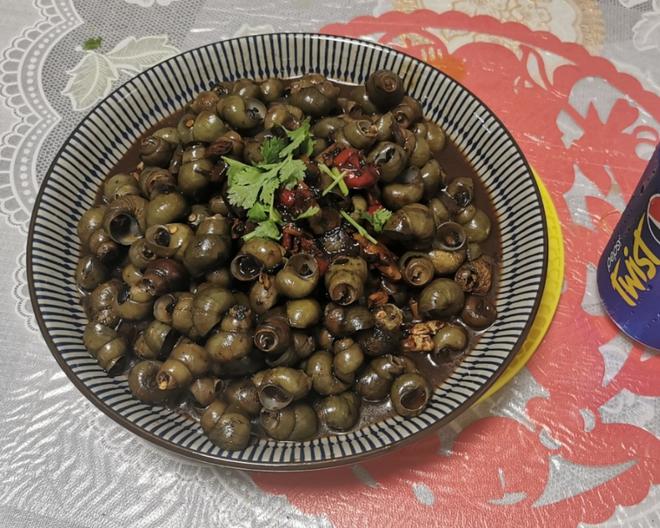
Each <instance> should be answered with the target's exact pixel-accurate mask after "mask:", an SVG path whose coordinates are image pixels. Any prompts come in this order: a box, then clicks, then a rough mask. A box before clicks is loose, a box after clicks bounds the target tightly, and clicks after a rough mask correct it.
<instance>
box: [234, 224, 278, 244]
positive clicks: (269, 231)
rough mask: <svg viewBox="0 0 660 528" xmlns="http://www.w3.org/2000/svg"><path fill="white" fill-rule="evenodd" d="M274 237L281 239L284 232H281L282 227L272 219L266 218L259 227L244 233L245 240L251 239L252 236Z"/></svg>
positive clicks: (274, 238)
mask: <svg viewBox="0 0 660 528" xmlns="http://www.w3.org/2000/svg"><path fill="white" fill-rule="evenodd" d="M256 237H259V238H272V239H273V240H279V239H280V238H282V233H280V228H279V227H278V226H277V224H276V223H275V222H273V221H272V220H264V221H263V222H260V223H259V225H258V226H257V227H255V228H254V229H253V230H252V231H250V232H249V233H247V234H246V235H243V240H250V239H251V238H256Z"/></svg>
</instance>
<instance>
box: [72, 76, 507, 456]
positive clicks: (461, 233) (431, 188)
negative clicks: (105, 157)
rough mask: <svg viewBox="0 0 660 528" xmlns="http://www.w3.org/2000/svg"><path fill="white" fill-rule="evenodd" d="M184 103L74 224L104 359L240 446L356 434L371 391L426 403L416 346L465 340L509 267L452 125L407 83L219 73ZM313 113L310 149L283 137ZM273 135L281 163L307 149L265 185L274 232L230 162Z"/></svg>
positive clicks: (227, 445)
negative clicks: (446, 154)
mask: <svg viewBox="0 0 660 528" xmlns="http://www.w3.org/2000/svg"><path fill="white" fill-rule="evenodd" d="M173 119H176V122H173V124H174V126H161V127H160V128H157V129H155V130H153V131H151V133H150V134H149V135H147V136H146V137H143V138H142V139H141V140H140V142H139V145H138V146H137V152H138V155H139V158H138V156H134V159H132V166H131V170H130V171H128V172H116V173H112V174H110V175H108V177H107V178H106V179H105V180H104V182H103V185H102V187H101V189H100V190H99V195H98V200H97V202H96V204H95V205H94V207H92V208H90V209H89V210H87V211H86V212H85V213H84V214H83V215H82V217H81V219H80V222H79V225H78V235H79V239H80V246H81V251H80V254H81V257H80V260H79V264H78V267H77V270H76V281H77V284H78V286H79V288H80V291H81V298H82V303H83V306H84V308H85V311H86V314H87V317H88V320H89V323H88V324H87V326H86V328H85V332H84V336H83V337H84V339H83V340H84V344H85V346H86V347H87V349H88V350H89V352H90V353H91V354H92V355H93V356H94V357H95V358H96V359H97V360H98V362H99V364H100V366H101V367H102V368H103V369H105V370H106V371H107V372H108V373H109V374H110V375H124V374H125V375H127V377H128V386H129V388H130V390H131V392H132V393H133V395H134V396H135V397H136V398H138V399H139V400H141V401H143V402H146V403H149V404H153V405H167V406H171V407H176V406H180V407H181V408H182V409H185V410H186V412H187V413H188V414H191V415H195V416H197V417H199V420H200V425H201V427H202V429H203V430H204V432H205V433H206V434H207V435H208V437H209V439H210V440H211V442H213V443H214V444H216V445H217V446H219V447H221V448H223V449H228V450H238V449H243V448H245V447H246V446H247V445H248V444H249V442H250V441H251V439H254V438H256V437H263V436H267V437H270V438H273V439H275V440H280V441H285V440H288V441H305V440H309V439H312V438H315V437H317V436H318V435H321V434H328V433H329V432H335V431H339V432H341V431H349V430H351V429H352V428H354V427H356V426H357V425H359V423H360V418H361V410H362V407H363V406H365V405H371V404H372V402H386V403H384V407H383V408H384V409H386V412H387V413H391V412H394V413H397V414H399V415H402V416H406V417H410V416H416V415H419V414H420V413H421V412H423V410H424V409H425V407H426V406H427V404H428V402H429V400H430V398H431V396H432V393H433V387H432V386H431V384H430V383H429V381H428V379H427V377H426V376H425V375H424V373H423V372H422V370H423V369H420V367H419V366H418V365H419V362H418V361H416V358H419V357H421V356H425V357H429V358H430V359H431V361H432V362H436V363H439V362H443V361H445V362H446V361H451V360H452V359H454V358H457V357H460V355H461V354H464V353H465V352H466V351H467V350H469V347H470V344H471V341H474V339H475V335H477V334H478V332H479V331H481V330H483V329H485V328H487V327H488V326H490V325H491V324H492V323H493V322H494V321H495V319H496V317H497V312H496V309H495V305H494V303H493V296H494V292H493V290H494V288H493V284H495V282H496V272H497V269H496V264H495V263H496V260H495V258H494V255H488V254H486V253H485V252H484V242H485V241H487V240H488V239H489V237H490V236H491V231H493V229H494V228H493V226H492V225H491V219H490V218H489V215H488V214H487V212H486V210H484V207H485V204H478V203H477V200H476V198H475V181H474V177H473V176H471V175H468V174H455V175H448V174H447V173H446V172H445V170H444V169H443V167H442V164H441V162H440V161H439V160H440V159H441V157H440V154H441V152H442V151H443V149H444V148H445V147H446V144H447V142H448V140H447V138H446V136H445V133H444V131H443V130H442V128H441V127H440V126H438V125H437V124H435V123H433V122H431V121H427V120H425V119H424V117H423V113H422V108H421V106H420V104H419V102H418V101H416V100H415V99H413V98H412V97H410V96H408V95H406V94H405V91H404V89H403V82H402V80H401V79H400V78H399V77H398V76H397V75H396V74H394V73H393V72H390V71H384V70H381V71H377V72H374V73H372V74H371V75H370V76H369V78H368V79H367V82H366V83H365V84H364V85H359V86H345V85H339V84H337V83H334V82H332V81H330V80H328V79H326V78H324V77H323V76H321V75H319V74H310V75H305V76H303V77H301V78H298V79H291V80H282V79H276V78H270V79H266V80H264V81H253V80H249V79H240V80H237V81H235V82H221V83H218V84H217V85H215V86H214V87H212V88H211V89H210V90H207V91H203V92H201V93H199V94H198V95H197V96H196V97H195V99H194V100H193V101H192V102H190V103H189V104H188V105H187V106H186V107H185V109H184V110H183V111H182V112H181V113H179V114H177V115H176V117H174V118H173ZM170 122H172V119H171V120H170ZM305 126H307V127H309V133H308V137H305V138H304V139H305V140H306V141H308V145H309V148H308V150H305V147H303V146H301V147H296V145H295V144H293V140H292V139H291V138H295V137H296V136H295V131H296V130H298V131H299V132H301V134H300V137H301V138H302V136H303V134H302V132H303V129H301V128H300V127H305ZM267 142H270V143H269V144H268V147H267V148H271V147H272V148H274V146H277V145H279V147H278V148H281V147H282V145H287V144H289V145H291V149H290V150H291V151H292V152H293V154H292V155H290V156H289V157H288V158H286V159H285V158H284V157H283V156H282V159H285V161H284V162H281V166H282V167H285V162H286V161H287V160H288V161H289V162H290V161H291V160H292V159H293V160H301V161H302V162H303V163H304V174H303V175H302V176H304V177H303V178H302V179H299V181H297V182H295V184H294V185H290V184H287V185H282V186H280V187H278V188H276V189H274V194H272V193H271V195H272V197H273V198H272V202H271V204H270V209H271V210H270V212H269V213H268V214H269V215H270V216H269V217H268V218H269V220H267V223H268V226H267V227H268V228H269V229H270V231H267V230H266V229H265V227H266V226H264V225H261V226H260V223H259V221H257V220H255V218H256V214H255V212H254V211H251V210H248V209H247V208H245V207H243V206H242V205H240V204H237V203H235V201H234V202H233V201H232V199H231V198H230V197H231V196H232V194H231V192H232V189H231V185H230V183H229V178H228V173H229V171H230V170H231V165H232V160H236V161H240V162H241V163H242V164H244V165H245V166H247V167H248V168H247V169H246V170H247V171H249V170H251V168H252V167H257V166H260V167H262V168H261V169H259V170H261V171H262V173H263V174H266V171H267V170H268V164H267V163H265V161H264V157H265V156H266V155H268V154H267V152H266V147H265V145H266V143H267ZM301 145H303V143H301ZM294 147H295V148H294ZM129 154H130V153H129ZM275 154H276V155H277V152H275ZM131 155H132V154H131ZM275 159H277V160H278V163H280V161H279V158H277V157H276V158H275ZM259 164H261V165H259ZM238 166H240V167H243V165H238ZM271 166H275V165H274V164H273V165H271ZM278 167H279V165H278ZM277 170H282V171H283V172H282V174H284V171H286V170H287V169H286V168H282V169H277ZM257 174H261V173H259V172H258V171H257ZM265 177H266V176H264V178H265ZM333 179H334V180H335V181H333ZM339 180H341V181H339ZM256 181H257V183H256V185H259V184H260V182H259V180H256ZM480 205H481V207H480ZM262 229H263V231H262ZM251 233H252V235H251ZM256 233H273V234H272V235H261V236H253V235H255V234H256Z"/></svg>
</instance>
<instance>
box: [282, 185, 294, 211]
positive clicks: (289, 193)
mask: <svg viewBox="0 0 660 528" xmlns="http://www.w3.org/2000/svg"><path fill="white" fill-rule="evenodd" d="M295 203H296V193H295V192H293V190H292V189H286V188H284V189H281V190H280V204H281V205H283V206H284V207H287V208H288V207H293V205H294V204H295Z"/></svg>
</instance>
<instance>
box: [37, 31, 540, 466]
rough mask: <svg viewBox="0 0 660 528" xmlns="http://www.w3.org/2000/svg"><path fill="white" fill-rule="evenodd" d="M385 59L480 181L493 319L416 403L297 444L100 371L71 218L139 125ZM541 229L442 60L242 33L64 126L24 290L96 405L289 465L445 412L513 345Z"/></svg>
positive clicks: (174, 435) (146, 431)
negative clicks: (210, 416)
mask: <svg viewBox="0 0 660 528" xmlns="http://www.w3.org/2000/svg"><path fill="white" fill-rule="evenodd" d="M380 68H388V69H392V70H395V71H397V72H398V73H399V74H400V75H401V76H402V78H403V79H404V82H405V86H406V88H407V90H408V93H410V94H411V95H412V96H414V97H416V98H417V99H418V100H420V101H421V102H422V105H423V107H424V112H425V115H426V116H427V117H428V118H431V119H434V120H436V121H437V122H439V123H441V124H442V126H443V127H444V128H445V130H446V131H447V133H448V135H449V136H450V137H451V139H452V140H453V141H454V142H455V143H457V144H458V146H459V147H460V149H461V150H462V151H463V152H464V154H465V156H466V157H467V158H468V159H469V161H470V162H471V163H472V165H473V166H474V167H475V169H476V170H477V171H478V173H479V175H480V177H481V178H482V179H483V181H484V182H485V184H486V187H487V189H488V191H489V193H490V196H491V198H492V201H493V203H494V206H495V209H496V211H497V215H498V220H499V223H500V228H501V232H502V269H501V275H500V287H499V295H498V298H497V309H498V312H499V314H500V317H499V319H498V320H497V322H496V323H495V324H494V325H493V326H492V327H491V328H490V329H489V330H488V331H486V332H485V334H484V335H483V337H482V339H481V340H480V341H479V343H478V345H477V346H476V347H475V348H474V349H473V350H472V351H471V352H470V354H469V355H468V356H467V357H466V358H465V359H464V361H462V363H461V364H460V365H459V366H458V368H457V369H456V370H455V372H454V373H453V374H452V375H451V376H450V377H449V378H448V379H447V380H446V381H445V382H444V383H443V384H442V386H440V387H438V388H437V389H436V390H435V392H434V394H433V396H432V399H431V401H430V403H429V406H428V408H427V409H426V411H425V412H424V413H422V414H421V415H420V416H418V417H416V418H410V419H404V418H401V417H394V418H390V419H387V420H384V421H382V422H380V423H377V424H372V425H369V426H367V427H364V428H362V429H360V430H356V431H354V432H350V433H348V434H338V435H333V436H328V437H325V438H321V439H317V440H314V441H310V442H304V443H287V442H275V441H268V440H259V441H258V442H255V443H253V444H252V445H250V446H249V447H248V448H247V449H245V450H244V451H240V452H227V451H222V450H220V449H219V448H217V447H215V446H214V445H213V444H211V443H210V442H209V441H208V440H207V438H206V436H205V435H204V434H203V432H202V431H201V428H200V427H199V426H198V424H196V423H195V422H193V421H192V420H190V419H187V418H186V417H184V416H181V415H179V414H177V413H175V412H173V411H171V410H168V409H166V408H162V407H151V406H148V405H145V404H142V403H140V402H139V401H137V400H135V399H134V398H133V397H132V396H131V394H130V392H129V390H128V386H127V383H126V378H125V377H123V376H122V377H117V378H110V377H108V376H107V375H106V373H105V372H104V371H103V370H102V369H101V368H100V367H99V366H98V364H97V363H96V361H95V360H94V359H93V358H92V357H91V356H90V355H89V354H88V353H87V352H86V350H85V348H84V346H83V343H82V333H83V328H84V325H85V322H86V319H85V314H84V312H83V310H82V308H81V306H80V304H79V301H78V293H77V291H76V287H75V280H74V271H75V267H76V262H77V259H78V255H79V250H80V247H79V243H78V238H77V235H76V225H77V222H78V219H79V218H80V215H81V214H82V212H83V211H84V210H85V209H87V208H89V207H90V206H91V205H92V204H93V202H94V195H95V192H96V189H97V188H98V187H99V185H100V183H101V181H102V180H103V178H104V176H105V175H106V174H107V173H108V171H109V170H110V169H111V168H112V167H113V165H115V163H116V162H117V161H118V160H119V158H120V157H121V156H122V154H123V153H124V152H125V150H126V149H128V148H129V146H130V145H131V144H132V143H133V142H134V141H135V140H136V139H137V138H138V137H139V136H140V134H141V132H142V131H144V130H146V129H147V128H148V127H150V126H152V125H154V124H155V123H157V122H158V121H159V120H160V119H162V118H164V117H166V116H167V115H169V114H170V113H172V112H174V111H176V110H178V109H179V108H181V107H182V106H183V105H184V104H185V102H186V101H187V100H189V99H191V98H192V97H193V96H194V95H195V94H196V93H197V92H199V91H200V90H204V89H207V88H209V87H210V85H211V84H212V83H213V82H214V81H217V80H233V79H237V78H240V77H250V78H263V77H267V76H282V77H292V76H299V75H302V74H304V73H309V72H319V73H322V74H324V75H326V76H328V77H330V78H332V79H335V80H339V81H343V82H354V83H362V82H364V80H365V78H366V77H367V76H368V74H369V73H370V72H372V71H374V70H376V69H380ZM546 261H547V236H546V227H545V220H544V213H543V206H542V203H541V198H540V195H539V191H538V189H537V187H536V184H535V182H534V178H533V176H532V173H531V170H530V168H529V166H528V165H527V163H526V161H525V159H524V157H523V155H522V153H521V152H520V150H519V148H518V147H517V145H516V144H515V143H514V141H513V139H512V138H511V136H510V135H509V133H508V132H507V131H506V129H505V128H504V126H503V125H502V123H501V122H500V121H499V120H498V119H497V118H496V117H495V116H494V115H493V114H492V113H491V112H490V111H489V110H488V108H486V106H484V105H483V104H482V103H481V102H480V101H479V100H478V99H477V98H476V97H475V96H474V95H472V94H471V93H470V92H469V91H468V90H466V89H465V88H464V87H462V86H461V85H460V84H458V83H457V82H455V81H454V80H452V79H451V78H449V77H447V76H446V75H445V74H443V73H442V72H440V71H438V70H436V69H434V68H432V67H431V66H429V65H427V64H425V63H423V62H421V61H419V60H417V59H414V58H412V57H410V56H407V55H405V54H402V53H399V52H396V51H393V50H391V49H388V48H385V47H382V46H379V45H376V44H372V43H369V42H364V41H358V40H352V39H347V38H341V37H331V36H324V35H315V34H273V35H259V36H250V37H241V38H237V39H232V40H227V41H223V42H218V43H215V44H209V45H207V46H204V47H201V48H198V49H194V50H191V51H187V52H185V53H183V54H181V55H178V56H176V57H174V58H172V59H169V60H167V61H165V62H163V63H161V64H159V65H157V66H155V67H153V68H151V69H149V70H147V71H145V72H143V73H141V74H139V75H137V76H136V77H134V78H133V79H131V80H130V81H128V82H127V83H126V84H124V85H123V86H121V87H120V88H118V89H117V90H116V91H115V92H113V93H112V94H111V95H109V96H108V97H107V98H106V99H105V100H103V101H102V102H101V103H100V104H99V105H98V106H97V107H96V108H94V109H93V110H92V111H91V112H90V113H89V115H88V116H87V117H85V119H84V120H83V121H82V122H81V123H80V125H79V126H78V127H77V128H76V129H75V130H74V131H73V133H72V134H71V136H70V137H69V139H68V140H67V141H66V143H65V144H64V146H63V147H62V149H61V150H60V152H59V154H58V155H57V156H56V158H55V161H54V162H53V164H52V166H51V168H50V170H49V172H48V174H47V175H46V177H45V179H44V181H43V184H42V186H41V191H40V194H39V197H38V199H37V202H36V205H35V208H34V212H33V216H32V222H31V225H30V236H29V240H28V276H29V280H30V293H31V297H32V304H33V306H34V310H35V314H36V316H37V319H38V322H39V325H40V327H41V331H42V333H43V335H44V337H45V339H46V341H47V343H48V345H49V347H50V349H51V351H52V353H53V354H54V356H55V358H56V359H57V361H58V363H59V364H60V366H61V367H62V368H63V370H64V371H65V372H66V374H67V375H68V376H69V378H70V379H71V380H72V381H73V382H74V384H75V385H76V386H77V387H78V388H79V389H80V390H81V391H82V392H83V394H84V395H85V396H86V397H87V398H89V399H90V400H91V401H92V402H93V403H94V404H95V405H97V406H98V407H99V408H100V409H101V410H103V411H104V412H105V413H106V414H108V415H109V416H110V417H112V418H113V419H114V420H116V421H117V422H119V423H121V424H122V425H124V426H125V427H127V428H128V429H130V430H131V431H133V432H135V433H137V434H139V435H140V436H142V437H144V438H147V439H148V440H151V441H154V442H156V443H157V444H159V445H161V446H163V447H167V448H169V449H171V450H174V451H176V452H178V453H180V454H183V455H186V456H189V457H193V458H197V459H200V460H204V461H209V462H214V463H218V464H222V465H227V466H235V467H241V468H244V469H262V470H263V469H267V470H291V469H298V470H300V469H310V468H317V467H328V466H332V465H337V464H341V463H347V462H353V461H355V460H356V459H358V458H361V457H364V456H366V455H368V454H373V453H376V452H380V451H383V450H385V449H387V448H390V447H392V446H394V445H397V444H400V443H401V442H402V441H405V440H407V439H410V438H412V437H413V436H416V435H418V434H419V433H422V432H423V431H425V430H428V429H429V428H431V427H435V426H438V425H439V424H442V423H446V422H447V421H448V420H450V419H452V418H453V417H454V416H455V415H456V414H457V413H458V412H460V410H464V409H465V408H467V407H468V406H469V405H470V404H471V403H472V402H473V401H475V400H476V398H477V397H478V396H479V395H480V394H481V393H482V392H483V391H484V390H485V389H486V388H487V387H488V386H489V385H490V384H491V383H492V382H493V381H494V380H495V378H496V377H497V376H498V374H499V373H501V372H502V370H503V369H504V367H505V366H506V364H507V363H508V362H509V361H510V359H511V358H512V357H513V355H514V354H515V352H516V351H517V349H518V347H519V346H520V345H521V343H522V341H523V339H524V337H525V335H526V333H527V329H528V327H529V325H530V324H531V322H532V320H533V318H534V315H535V313H536V309H537V304H538V301H539V298H540V295H541V291H542V288H543V284H544V281H545V272H546Z"/></svg>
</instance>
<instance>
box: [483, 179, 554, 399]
mask: <svg viewBox="0 0 660 528" xmlns="http://www.w3.org/2000/svg"><path fill="white" fill-rule="evenodd" d="M534 177H535V178H536V183H537V184H538V186H539V190H540V191H541V199H542V200H543V208H544V209H545V218H546V223H547V226H548V273H547V275H546V279H545V286H544V287H543V294H542V296H541V304H540V305H539V310H538V312H537V313H536V318H535V319H534V322H533V323H532V327H531V328H530V330H529V334H527V339H525V342H524V343H523V345H522V347H521V348H520V350H519V351H518V353H517V354H516V357H514V358H513V360H512V361H511V363H509V366H508V367H507V368H506V370H505V371H504V372H503V373H502V375H501V376H500V377H499V378H497V380H496V381H495V383H493V385H492V386H491V387H490V388H489V389H488V390H487V391H486V392H485V393H484V394H483V396H482V397H481V398H480V399H479V401H480V402H481V401H483V400H485V399H486V398H490V397H491V396H492V395H493V394H495V393H496V392H497V391H498V390H500V389H501V388H502V387H504V385H506V384H507V383H509V381H511V379H513V377H514V376H515V375H516V374H518V372H520V369H522V368H523V367H524V366H525V364H526V363H527V362H528V361H529V359H530V358H531V357H532V355H533V354H534V352H535V351H536V349H537V348H538V346H539V345H540V344H541V341H543V336H544V335H545V333H546V332H547V330H548V327H549V326H550V323H551V322H552V317H553V316H554V315H555V311H556V310H557V305H558V304H559V297H560V296H561V290H562V286H563V283H564V240H563V237H562V235H561V224H560V223H559V216H558V215H557V210H556V209H555V205H554V204H553V203H552V198H550V194H549V193H548V190H547V189H546V188H545V185H543V182H542V181H541V178H539V176H538V174H536V172H534Z"/></svg>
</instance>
